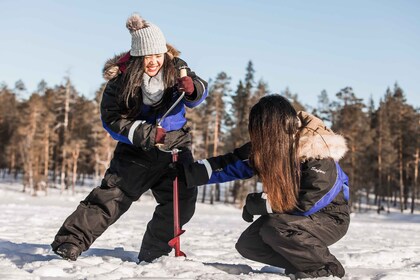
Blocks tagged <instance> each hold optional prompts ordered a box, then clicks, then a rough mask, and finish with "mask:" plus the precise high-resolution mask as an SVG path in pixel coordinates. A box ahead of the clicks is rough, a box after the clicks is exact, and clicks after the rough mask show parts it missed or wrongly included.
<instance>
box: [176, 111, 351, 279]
mask: <svg viewBox="0 0 420 280" xmlns="http://www.w3.org/2000/svg"><path fill="white" fill-rule="evenodd" d="M299 117H300V118H301V120H302V123H303V125H304V126H305V125H307V126H308V127H310V126H313V127H311V128H310V129H307V130H305V129H303V130H302V137H301V138H300V142H299V145H300V151H301V153H304V154H300V157H301V159H303V160H302V163H301V181H300V191H299V197H298V205H297V207H296V209H295V211H293V212H291V213H272V211H271V210H270V211H271V213H270V212H269V210H268V209H271V207H268V206H267V205H266V200H265V199H264V202H263V203H262V204H261V202H260V201H258V202H257V203H258V205H263V207H262V208H263V209H262V210H261V211H260V213H251V214H253V215H262V216H261V217H260V218H258V219H257V220H256V221H254V222H253V223H252V224H251V225H250V226H249V227H248V228H247V229H246V230H245V231H244V232H243V233H242V235H241V236H240V238H239V240H238V242H237V244H236V249H237V250H238V252H239V253H240V254H241V255H242V256H244V257H245V258H247V259H251V260H254V261H258V262H262V263H266V264H269V265H273V266H277V267H281V268H284V269H285V270H286V273H287V274H290V273H293V274H294V273H297V272H314V271H318V270H319V269H325V270H326V271H328V273H330V274H333V275H334V276H338V277H342V276H344V274H345V271H344V268H343V267H342V265H341V264H340V262H339V261H338V260H337V259H336V257H335V256H334V255H332V254H331V253H330V251H329V249H328V246H330V245H331V244H334V243H335V242H337V241H338V240H340V239H341V238H342V237H343V236H344V235H345V234H346V232H347V229H348V227H349V223H350V209H349V206H348V197H346V196H347V195H348V187H347V185H342V184H340V183H337V184H336V182H340V180H338V178H339V177H338V174H339V173H338V172H339V171H338V170H340V168H339V165H338V163H337V161H338V159H340V158H341V157H342V156H344V154H345V152H346V150H347V147H346V145H345V140H344V138H343V137H342V136H340V135H335V134H334V133H332V131H330V130H328V129H326V128H325V127H323V124H322V122H321V121H320V120H319V119H316V118H315V117H313V116H311V115H309V114H306V113H303V116H302V113H300V114H299ZM250 148H251V143H248V144H246V145H244V146H242V147H241V148H238V149H235V150H234V152H232V153H228V154H225V155H222V156H217V157H212V158H209V159H205V160H199V161H197V162H195V163H193V164H187V165H184V170H185V176H186V182H187V186H189V187H195V186H199V185H204V184H210V183H220V182H227V181H232V180H237V179H247V178H251V177H252V176H254V172H253V169H252V168H251V167H250V165H249V155H250ZM314 153H316V154H314ZM333 186H337V188H333ZM332 189H334V190H337V193H338V194H337V195H335V196H331V197H333V200H332V201H331V202H329V203H328V204H327V205H324V206H323V207H322V209H320V210H317V211H316V212H315V213H311V214H309V215H306V216H305V215H303V213H305V212H307V211H310V210H311V209H313V208H312V207H314V205H316V203H317V202H318V201H321V200H323V199H324V198H326V197H328V194H331V192H332V191H331V190H332ZM260 198H261V195H260ZM247 204H248V202H247ZM260 209H261V207H260ZM315 276H316V274H315ZM318 276H327V275H322V274H319V275H318Z"/></svg>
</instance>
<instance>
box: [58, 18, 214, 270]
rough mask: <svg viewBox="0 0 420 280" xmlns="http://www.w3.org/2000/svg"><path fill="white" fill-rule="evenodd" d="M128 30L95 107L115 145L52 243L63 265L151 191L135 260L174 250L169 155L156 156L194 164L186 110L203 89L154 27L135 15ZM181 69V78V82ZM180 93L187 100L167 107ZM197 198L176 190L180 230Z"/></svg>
mask: <svg viewBox="0 0 420 280" xmlns="http://www.w3.org/2000/svg"><path fill="white" fill-rule="evenodd" d="M126 26H127V28H128V29H129V31H130V33H131V36H132V44H131V50H130V52H129V53H126V54H122V55H120V56H117V57H116V58H114V59H111V60H109V61H108V62H107V63H106V65H105V69H104V77H105V78H106V79H109V81H108V84H107V85H106V88H105V90H104V93H103V97H102V102H101V119H102V122H103V126H104V128H105V129H106V130H107V131H108V132H109V133H110V135H111V136H112V137H113V138H114V139H116V140H118V141H119V142H118V145H117V147H116V149H115V151H114V157H113V159H112V161H111V164H110V167H109V169H108V170H107V171H106V173H105V176H104V178H103V180H102V183H101V186H100V187H97V188H95V189H94V190H93V191H92V192H91V193H90V194H89V195H88V196H87V197H86V198H85V200H83V201H82V202H81V203H80V205H79V206H78V207H77V209H76V210H75V212H73V213H72V214H71V215H70V216H69V217H68V218H67V219H66V220H65V222H64V224H63V225H62V227H61V228H60V230H59V231H58V233H57V235H56V236H55V239H54V241H53V243H52V244H51V246H52V249H53V250H54V252H55V253H56V254H58V255H60V256H61V257H63V258H65V259H70V260H76V259H77V258H78V256H79V255H80V254H81V253H82V252H83V251H85V250H87V249H89V247H90V246H91V245H92V243H93V242H94V241H95V240H96V238H98V237H99V236H100V235H101V234H102V233H103V232H104V231H105V230H106V229H107V228H108V227H109V226H110V225H111V224H113V223H114V222H116V221H117V220H118V218H119V217H120V216H121V215H122V214H123V213H125V212H126V211H127V210H128V208H129V207H130V205H131V203H132V202H134V201H136V200H138V199H139V198H140V196H141V195H142V194H143V193H144V192H146V191H147V190H149V189H150V190H151V191H152V193H153V195H154V197H155V199H156V201H157V202H158V206H157V207H156V209H155V212H154V215H153V218H152V220H151V221H150V222H149V223H148V225H147V230H146V232H145V234H144V237H143V242H142V245H141V248H140V253H139V261H147V262H151V261H152V260H154V259H156V258H158V257H160V256H162V255H167V254H168V253H169V252H170V251H171V250H172V248H171V247H170V246H169V245H168V241H169V240H170V239H172V238H173V198H172V181H171V180H170V179H169V178H166V177H165V178H163V177H162V170H163V169H165V168H166V166H167V165H168V164H169V162H171V160H172V155H171V153H167V152H163V151H162V150H172V149H175V148H177V149H179V150H180V153H179V161H180V162H183V163H188V162H192V161H193V157H192V153H191V135H190V133H189V128H188V127H187V126H186V122H187V121H186V118H185V106H187V107H190V108H193V107H195V106H197V105H199V104H200V103H201V102H202V101H203V100H204V99H205V97H206V96H207V83H206V82H205V81H204V80H202V79H200V78H199V77H198V76H196V75H195V73H194V72H192V71H191V70H190V69H189V68H188V66H187V64H186V63H185V62H184V61H183V60H181V59H180V58H178V57H177V56H178V55H179V52H177V51H176V50H175V49H173V48H172V47H170V46H169V45H167V44H166V40H165V37H164V35H163V33H162V32H161V30H160V29H159V28H158V27H157V26H155V25H153V24H152V23H149V22H146V21H145V20H143V19H142V18H141V17H140V16H139V15H137V14H134V15H132V16H131V17H130V18H129V19H128V20H127V24H126ZM181 68H182V69H186V71H187V76H184V77H180V75H179V70H180V69H181ZM181 92H184V93H185V97H184V98H183V99H182V100H181V101H180V102H179V103H178V104H177V105H175V106H174V107H173V108H172V109H170V108H171V107H172V105H174V103H175V102H176V100H177V99H178V98H179V96H180V93H181ZM168 111H169V113H168V114H167V116H166V117H165V118H164V119H163V120H162V117H163V116H164V115H165V113H166V112H168ZM158 123H159V124H160V125H158ZM157 145H159V146H160V147H159V148H158V147H157ZM196 198H197V190H196V188H192V189H187V188H182V187H180V190H179V200H180V201H179V205H180V224H181V226H182V225H184V224H185V223H187V222H188V221H189V220H190V219H191V217H192V216H193V214H194V211H195V202H196Z"/></svg>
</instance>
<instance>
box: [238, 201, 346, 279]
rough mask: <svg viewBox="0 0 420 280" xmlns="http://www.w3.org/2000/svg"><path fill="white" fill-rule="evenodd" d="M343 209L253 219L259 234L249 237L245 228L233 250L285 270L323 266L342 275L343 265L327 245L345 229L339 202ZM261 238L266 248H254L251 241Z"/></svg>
mask: <svg viewBox="0 0 420 280" xmlns="http://www.w3.org/2000/svg"><path fill="white" fill-rule="evenodd" d="M340 207H341V206H340ZM343 208H346V209H341V210H337V212H334V211H335V210H332V211H329V212H328V213H323V212H318V213H316V214H314V215H311V216H310V217H302V216H295V215H288V214H272V215H268V216H264V217H261V218H260V219H258V220H257V221H256V222H254V224H256V225H255V228H257V227H259V237H258V238H252V237H251V238H249V234H248V229H247V230H246V231H245V232H244V234H245V236H244V237H243V236H242V235H241V237H240V239H239V241H238V244H237V249H238V251H239V252H240V253H241V254H242V255H243V256H244V257H246V258H249V259H252V260H256V261H259V262H263V263H266V264H269V265H274V266H278V267H282V268H285V269H286V273H295V272H298V271H303V272H308V271H316V270H318V269H320V268H322V267H325V266H327V267H328V269H329V270H330V271H331V273H332V274H333V275H334V276H338V277H342V276H344V274H345V271H344V268H343V267H342V265H341V263H340V262H339V261H338V260H337V259H336V257H335V256H334V255H332V254H331V253H330V251H329V250H328V247H327V246H329V245H331V244H333V243H335V242H337V241H338V240H339V239H340V238H342V237H343V236H344V235H345V233H346V232H347V229H348V226H349V221H350V220H349V216H348V212H347V211H348V207H347V206H346V205H343ZM260 220H261V221H260ZM254 224H253V225H254ZM253 225H251V226H253ZM250 228H251V227H250ZM255 231H257V230H256V229H255ZM254 236H256V234H254ZM246 237H248V238H247V239H245V238H246ZM261 240H262V243H264V244H265V245H268V247H267V246H261V248H263V249H257V250H255V248H254V244H256V243H257V242H258V243H261ZM251 244H252V245H251ZM268 248H270V249H271V250H270V249H268ZM273 251H275V253H274V252H273ZM279 256H281V257H279ZM286 260H287V261H286Z"/></svg>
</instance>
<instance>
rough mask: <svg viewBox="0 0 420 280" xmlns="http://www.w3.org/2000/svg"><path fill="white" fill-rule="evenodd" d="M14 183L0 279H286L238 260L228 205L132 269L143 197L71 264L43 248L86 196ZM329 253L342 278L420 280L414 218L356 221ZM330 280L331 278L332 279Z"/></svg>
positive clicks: (206, 208) (5, 206)
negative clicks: (175, 246) (167, 251)
mask: <svg viewBox="0 0 420 280" xmlns="http://www.w3.org/2000/svg"><path fill="white" fill-rule="evenodd" d="M21 189H22V186H21V185H20V184H17V183H0V279H107V280H108V279H139V278H141V279H200V280H201V279H215V280H229V279H257V280H260V279H289V278H288V277H287V276H284V275H281V274H280V273H281V272H282V270H281V269H278V268H275V267H268V266H265V265H263V264H260V263H256V262H253V261H249V260H246V259H244V258H242V257H241V256H240V255H239V254H238V253H237V252H236V250H235V247H234V245H235V242H236V240H237V238H238V237H239V235H240V233H241V232H242V230H244V229H245V228H246V227H247V225H248V224H247V223H246V222H244V221H243V220H242V219H241V211H240V210H239V209H236V208H234V207H233V206H231V205H223V204H219V205H214V206H210V205H208V204H201V203H198V204H197V211H196V214H195V216H194V217H193V219H192V220H191V221H190V222H189V223H188V224H187V225H186V226H185V227H184V229H185V230H186V233H185V234H184V235H183V236H182V238H181V249H182V250H183V251H184V252H185V253H186V254H187V258H186V259H185V258H175V257H174V256H173V255H170V256H168V257H162V258H160V259H158V260H156V261H155V262H153V263H151V264H143V263H142V264H140V265H138V264H136V260H137V253H138V249H139V246H140V242H141V237H142V235H143V233H144V231H145V227H146V224H147V221H148V220H149V219H150V218H151V216H152V212H153V209H154V207H155V202H154V200H153V198H151V197H150V196H146V197H142V199H141V200H140V201H139V202H136V203H134V204H133V205H132V207H131V208H130V210H129V211H128V212H127V213H126V214H125V215H124V216H123V217H122V218H121V219H120V220H119V221H117V223H116V224H114V225H113V226H111V227H110V228H109V229H108V230H107V231H106V232H105V233H104V234H103V235H102V236H101V237H100V238H99V239H98V240H97V241H96V242H95V243H94V244H93V246H92V248H91V249H90V250H88V251H87V252H84V253H83V254H82V255H81V256H80V257H79V259H78V260H77V261H75V262H71V261H66V260H62V259H60V258H59V257H58V256H56V255H55V254H54V253H53V252H52V251H51V249H50V245H49V244H50V243H51V241H52V240H53V237H54V235H55V234H56V232H57V230H58V228H59V227H60V226H61V224H62V223H63V221H64V219H65V218H66V217H67V216H68V215H69V214H70V213H71V212H72V211H73V210H74V209H75V208H76V206H77V204H78V203H79V201H80V200H82V199H83V198H84V197H85V196H86V195H87V193H88V192H89V189H88V188H79V189H78V192H77V193H76V195H75V196H71V195H67V194H65V195H62V196H60V195H59V194H58V191H57V190H54V189H52V190H51V191H50V193H49V196H47V197H45V196H43V194H40V195H39V196H37V197H32V196H29V195H28V194H24V193H22V192H21ZM331 251H332V252H333V253H334V254H335V255H336V256H337V258H338V259H339V260H341V261H342V263H343V265H344V267H345V268H346V271H347V274H346V276H345V278H344V279H381V280H382V279H383V280H385V279H398V280H399V279H420V215H419V214H416V215H410V214H408V213H407V214H399V213H397V212H396V213H391V214H389V215H387V214H381V215H377V214H376V213H374V212H372V213H368V214H355V215H354V216H353V218H352V222H351V225H350V229H349V232H348V234H347V235H346V236H345V237H344V238H343V239H342V240H340V241H339V242H338V243H337V244H334V245H333V246H331ZM331 278H332V277H331Z"/></svg>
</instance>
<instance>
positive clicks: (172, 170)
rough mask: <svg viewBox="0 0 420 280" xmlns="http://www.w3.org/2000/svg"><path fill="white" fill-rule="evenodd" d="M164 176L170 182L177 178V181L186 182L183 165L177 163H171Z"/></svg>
mask: <svg viewBox="0 0 420 280" xmlns="http://www.w3.org/2000/svg"><path fill="white" fill-rule="evenodd" d="M164 174H165V175H164V176H166V177H168V178H169V179H171V181H173V180H175V178H178V180H179V181H183V182H185V181H186V179H185V170H184V165H183V164H182V163H179V162H171V163H170V164H169V165H168V167H167V168H166V170H165V172H164Z"/></svg>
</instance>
